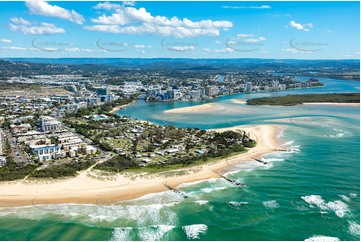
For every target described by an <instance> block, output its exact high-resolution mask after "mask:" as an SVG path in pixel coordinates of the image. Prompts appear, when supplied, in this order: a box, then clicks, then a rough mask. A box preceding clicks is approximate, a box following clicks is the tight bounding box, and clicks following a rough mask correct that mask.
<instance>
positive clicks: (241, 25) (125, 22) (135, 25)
mask: <svg viewBox="0 0 361 242" xmlns="http://www.w3.org/2000/svg"><path fill="white" fill-rule="evenodd" d="M359 36H360V5H359V2H270V1H268V2H220V1H219V2H149V1H148V2H133V1H128V2H119V1H117V2H115V1H110V2H97V1H95V2H94V1H92V2H73V1H63V2H61V1H60V2H59V1H49V2H46V1H39V0H32V1H25V2H24V1H20V2H0V58H9V57H43V58H66V57H84V58H85V57H99V58H107V57H117V58H272V59H359V56H360V50H359V49H360V37H359Z"/></svg>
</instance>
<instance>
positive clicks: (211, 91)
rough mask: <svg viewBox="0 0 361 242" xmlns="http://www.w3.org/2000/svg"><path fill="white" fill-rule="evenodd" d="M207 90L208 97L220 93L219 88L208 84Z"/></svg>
mask: <svg viewBox="0 0 361 242" xmlns="http://www.w3.org/2000/svg"><path fill="white" fill-rule="evenodd" d="M205 92H206V95H207V96H208V97H213V96H214V95H218V88H217V87H214V86H208V87H206V90H205Z"/></svg>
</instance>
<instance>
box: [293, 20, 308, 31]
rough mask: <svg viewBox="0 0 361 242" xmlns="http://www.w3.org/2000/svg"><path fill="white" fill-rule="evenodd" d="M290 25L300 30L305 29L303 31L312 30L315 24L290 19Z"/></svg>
mask: <svg viewBox="0 0 361 242" xmlns="http://www.w3.org/2000/svg"><path fill="white" fill-rule="evenodd" d="M289 26H291V27H293V28H296V29H298V30H303V31H306V32H308V31H310V30H311V29H312V28H313V24H312V23H308V24H300V23H296V22H295V21H293V20H292V21H290V23H289Z"/></svg>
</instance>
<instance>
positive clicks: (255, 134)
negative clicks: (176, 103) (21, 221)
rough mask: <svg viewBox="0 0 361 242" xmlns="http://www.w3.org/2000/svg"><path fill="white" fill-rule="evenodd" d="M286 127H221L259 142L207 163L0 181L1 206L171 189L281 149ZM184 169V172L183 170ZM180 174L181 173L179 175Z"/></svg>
mask: <svg viewBox="0 0 361 242" xmlns="http://www.w3.org/2000/svg"><path fill="white" fill-rule="evenodd" d="M283 128H284V127H282V126H279V125H257V126H235V127H230V128H223V129H217V131H220V132H221V131H226V130H234V131H237V130H244V131H246V132H247V133H250V136H251V138H252V139H254V140H256V142H257V145H256V147H254V148H250V149H249V150H248V151H247V152H246V153H241V154H238V155H235V156H232V157H229V158H226V159H222V160H219V161H217V162H210V163H205V164H203V165H201V166H194V167H190V168H185V169H181V170H175V171H174V174H173V175H172V176H169V175H170V174H169V172H167V174H166V175H163V174H145V173H139V174H127V173H125V174H119V175H117V176H116V177H115V178H114V179H112V180H100V179H97V178H94V174H93V171H91V170H89V169H88V170H86V171H82V172H80V174H79V175H78V176H77V177H74V178H71V179H67V180H41V181H30V180H29V181H28V180H25V181H14V182H3V183H0V197H1V200H0V206H1V207H14V206H26V205H38V204H49V203H78V204H97V203H98V202H99V199H100V198H101V200H102V204H111V203H114V202H118V201H124V200H131V199H135V198H138V197H141V196H143V195H146V194H150V193H157V192H162V191H165V190H167V188H166V187H165V186H164V183H167V184H168V185H171V186H172V187H176V186H178V185H180V184H182V183H188V182H194V181H200V180H205V179H209V178H217V177H219V175H218V174H217V173H218V172H219V173H222V171H224V170H226V169H227V168H228V169H230V168H231V167H230V166H232V165H234V164H237V163H238V162H242V161H247V160H253V159H255V158H258V157H260V156H261V155H263V154H266V153H269V152H272V151H275V150H279V149H281V146H280V145H279V142H278V141H277V138H276V136H277V133H278V132H280V130H282V129H283ZM180 171H181V172H180ZM177 174H178V175H177Z"/></svg>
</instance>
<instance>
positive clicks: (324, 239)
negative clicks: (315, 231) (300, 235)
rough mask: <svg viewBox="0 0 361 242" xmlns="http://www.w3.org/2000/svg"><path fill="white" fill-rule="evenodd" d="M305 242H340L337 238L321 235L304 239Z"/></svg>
mask: <svg viewBox="0 0 361 242" xmlns="http://www.w3.org/2000/svg"><path fill="white" fill-rule="evenodd" d="M305 241H309V242H312V241H315V242H332V241H340V239H339V238H337V237H330V236H323V235H314V236H312V237H310V238H308V239H305Z"/></svg>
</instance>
